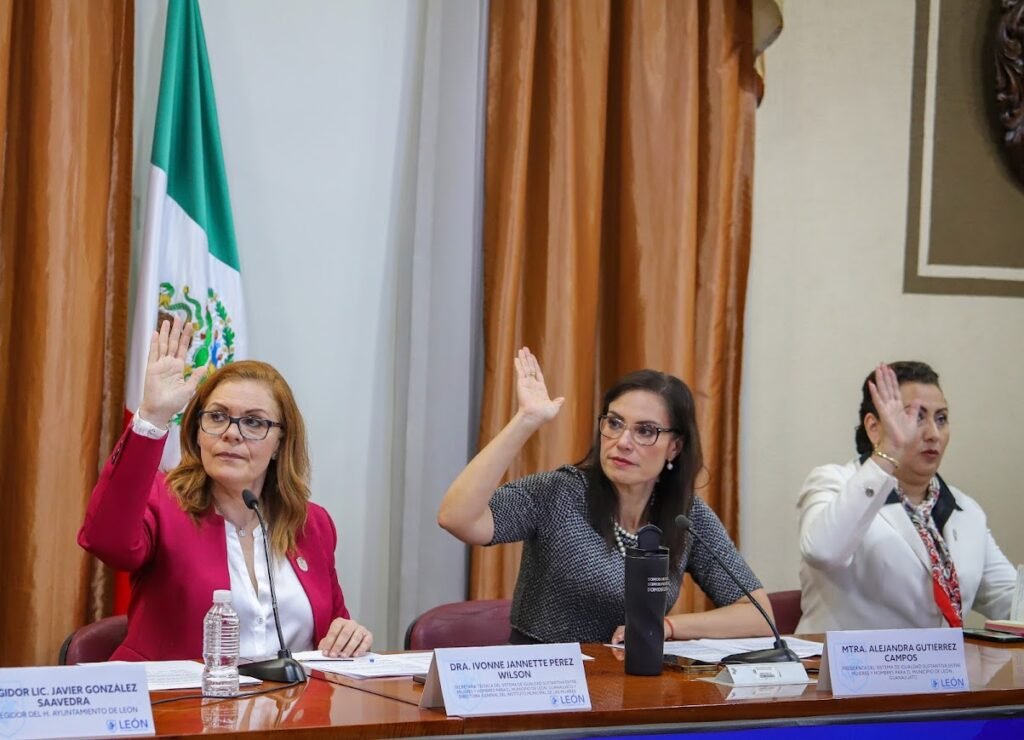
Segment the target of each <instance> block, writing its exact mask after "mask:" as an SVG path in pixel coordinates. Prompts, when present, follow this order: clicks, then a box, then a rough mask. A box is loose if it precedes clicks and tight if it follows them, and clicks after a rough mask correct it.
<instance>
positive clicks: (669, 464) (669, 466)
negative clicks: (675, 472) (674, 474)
mask: <svg viewBox="0 0 1024 740" xmlns="http://www.w3.org/2000/svg"><path fill="white" fill-rule="evenodd" d="M665 467H666V468H668V469H669V470H671V469H672V468H673V467H674V466H673V465H672V461H671V460H666V461H665Z"/></svg>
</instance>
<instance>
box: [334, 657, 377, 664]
mask: <svg viewBox="0 0 1024 740" xmlns="http://www.w3.org/2000/svg"><path fill="white" fill-rule="evenodd" d="M324 660H329V661H331V662H332V663H353V662H355V661H357V660H365V661H366V662H367V663H373V662H374V658H332V657H331V656H329V655H325V656H324Z"/></svg>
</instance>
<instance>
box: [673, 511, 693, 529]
mask: <svg viewBox="0 0 1024 740" xmlns="http://www.w3.org/2000/svg"><path fill="white" fill-rule="evenodd" d="M676 526H677V527H679V528H680V529H683V530H686V531H689V529H690V517H688V516H686V514H679V515H678V516H677V517H676Z"/></svg>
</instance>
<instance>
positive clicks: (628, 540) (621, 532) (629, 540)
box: [615, 522, 639, 557]
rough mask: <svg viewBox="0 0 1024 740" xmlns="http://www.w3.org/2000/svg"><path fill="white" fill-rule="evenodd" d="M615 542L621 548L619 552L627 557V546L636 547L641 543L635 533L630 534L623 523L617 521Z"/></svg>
mask: <svg viewBox="0 0 1024 740" xmlns="http://www.w3.org/2000/svg"><path fill="white" fill-rule="evenodd" d="M615 544H616V545H617V546H618V548H619V554H620V555H622V557H626V548H627V547H636V546H637V544H639V543H638V542H637V538H636V535H635V534H630V533H629V532H627V531H626V530H625V529H624V528H623V527H622V525H621V524H619V523H618V522H615Z"/></svg>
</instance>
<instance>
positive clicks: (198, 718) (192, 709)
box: [153, 640, 1024, 739]
mask: <svg viewBox="0 0 1024 740" xmlns="http://www.w3.org/2000/svg"><path fill="white" fill-rule="evenodd" d="M583 652H584V653H585V654H586V655H590V656H592V657H594V658H595V660H593V661H588V662H587V663H586V664H585V666H586V668H585V670H586V674H587V683H588V685H589V687H590V698H591V705H592V707H593V709H592V710H591V711H589V712H565V713H559V714H530V715H510V716H500V717H471V718H465V719H463V718H450V719H449V718H448V717H446V716H445V715H444V713H443V712H439V711H433V710H424V709H420V708H419V706H417V705H418V702H419V696H420V693H421V692H422V687H421V686H420V685H419V684H415V683H413V682H412V681H411V680H410V679H407V678H401V679H397V678H396V679H371V680H364V681H357V680H355V679H345V678H339V679H338V681H337V682H328V681H322V680H318V679H311V680H310V681H309V683H307V684H305V685H302V686H298V687H293V688H289V689H285V690H283V691H280V692H277V693H272V694H268V695H265V696H259V697H250V698H245V699H239V700H230V701H222V702H219V703H212V704H206V705H203V704H202V703H201V701H200V700H198V699H188V700H185V701H182V702H175V703H170V704H160V705H157V706H154V707H153V716H154V719H155V721H156V729H157V734H158V735H163V736H166V735H191V734H198V733H202V732H224V733H227V735H234V734H237V735H241V734H242V733H245V736H246V737H247V738H251V737H262V736H266V737H270V736H271V735H274V736H277V734H278V733H280V732H282V731H283V732H285V733H286V736H287V738H289V739H290V738H300V737H408V736H419V735H459V734H469V733H496V732H507V733H523V732H528V731H536V730H559V729H561V730H568V729H572V728H587V727H605V728H607V727H622V728H628V727H633V728H635V727H636V726H642V725H662V726H665V725H668V726H688V725H691V724H692V723H708V722H737V721H765V720H778V719H786V718H794V717H800V718H806V717H828V716H835V715H867V714H876V713H881V712H921V713H924V714H923V715H922V716H927V714H929V713H935V712H945V713H947V714H948V713H949V712H950V711H952V712H953V713H957V712H966V711H969V710H971V709H977V708H985V707H1004V708H1005V709H1006V711H1007V713H1011V714H1020V715H1021V716H1024V647H1004V646H999V645H990V644H987V643H979V642H973V641H970V640H969V641H968V642H967V644H966V646H965V653H966V657H967V665H968V675H969V678H970V683H971V690H970V691H967V692H954V693H936V694H915V695H908V696H886V697H877V696H874V697H855V698H846V699H837V698H834V697H833V696H832V695H831V694H830V693H828V692H819V691H817V690H816V689H815V687H814V686H813V685H811V686H807V687H804V688H803V690H801V691H799V693H796V695H789V696H787V695H776V696H772V695H770V694H771V693H772V692H770V691H766V692H765V693H766V695H764V696H759V697H756V698H737V696H736V694H737V693H739V692H737V691H736V690H735V689H733V690H730V689H728V688H727V687H723V686H719V685H716V684H711V683H708V682H706V681H701V680H698V679H699V677H700V676H702V675H703V676H707V675H713V673H712V674H708V673H688V672H684V671H681V670H679V669H675V668H667V669H666V670H665V672H664V673H663V674H662V675H660V676H650V677H646V676H627V675H625V673H624V671H623V665H622V661H621V651H617V650H612V649H610V648H606V647H604V646H601V645H584V646H583ZM792 692H793V689H792V688H790V693H792ZM781 693H783V694H784V693H785V692H781ZM168 695H170V694H168V692H162V693H160V694H154V695H153V697H154V699H159V698H166V697H167V696H168ZM658 729H662V728H658ZM653 730H654V728H653V727H652V731H653Z"/></svg>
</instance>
